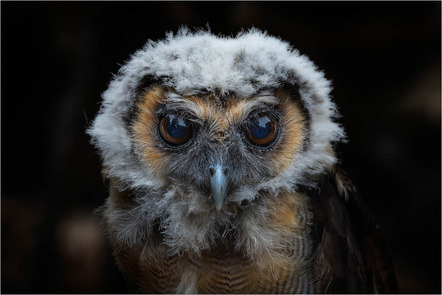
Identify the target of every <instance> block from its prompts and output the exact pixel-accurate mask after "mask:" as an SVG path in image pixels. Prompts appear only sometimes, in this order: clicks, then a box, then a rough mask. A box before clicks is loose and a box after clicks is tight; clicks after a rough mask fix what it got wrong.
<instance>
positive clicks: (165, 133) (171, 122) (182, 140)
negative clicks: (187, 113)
mask: <svg viewBox="0 0 442 295" xmlns="http://www.w3.org/2000/svg"><path fill="white" fill-rule="evenodd" d="M158 131H159V132H158V133H159V135H160V136H159V137H160V138H161V139H162V141H163V142H164V143H166V144H167V145H169V146H172V147H179V146H183V145H185V144H186V143H187V142H188V141H189V140H190V138H191V137H192V133H193V128H192V125H191V124H189V123H188V121H187V120H185V119H183V118H181V117H179V116H176V115H165V116H164V117H163V118H161V120H160V123H159V125H158Z"/></svg>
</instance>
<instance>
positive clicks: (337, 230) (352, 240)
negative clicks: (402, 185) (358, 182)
mask: <svg viewBox="0 0 442 295" xmlns="http://www.w3.org/2000/svg"><path fill="white" fill-rule="evenodd" d="M307 194H308V195H309V196H310V199H311V202H312V206H313V212H314V214H315V219H314V226H313V241H314V247H315V251H316V267H317V272H318V276H319V277H318V279H319V283H320V290H321V292H323V293H347V292H349V293H360V292H363V293H372V292H379V293H384V292H395V291H397V287H396V281H395V276H394V271H393V266H392V263H391V260H390V258H389V255H388V252H387V249H386V246H385V242H384V240H383V239H382V237H381V235H380V233H379V226H378V225H376V223H375V222H374V217H373V215H372V214H371V212H370V211H369V210H368V208H367V207H366V205H365V204H364V203H363V201H362V199H361V198H360V197H359V196H358V194H357V192H356V189H355V188H354V186H353V185H352V184H351V182H350V181H349V180H348V178H347V177H346V176H345V174H344V172H343V171H342V170H340V169H339V168H337V169H336V170H335V171H334V172H333V173H330V174H328V175H326V176H324V177H323V178H322V179H321V181H320V185H319V189H311V190H308V191H307Z"/></svg>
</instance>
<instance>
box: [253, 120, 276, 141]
mask: <svg viewBox="0 0 442 295" xmlns="http://www.w3.org/2000/svg"><path fill="white" fill-rule="evenodd" d="M249 131H250V134H251V135H252V136H253V137H255V138H257V139H264V138H266V137H267V136H269V134H270V132H271V131H272V124H271V121H270V118H269V117H267V116H264V117H259V118H257V119H256V120H255V121H254V122H253V123H252V124H251V126H250V128H249Z"/></svg>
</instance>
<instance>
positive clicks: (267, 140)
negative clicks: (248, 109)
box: [246, 115, 278, 147]
mask: <svg viewBox="0 0 442 295" xmlns="http://www.w3.org/2000/svg"><path fill="white" fill-rule="evenodd" d="M277 135H278V124H277V122H276V120H275V119H274V118H272V117H269V116H266V115H264V116H260V117H257V118H254V119H253V120H252V121H251V123H250V125H249V127H248V128H247V130H246V136H247V139H248V140H249V141H250V143H252V144H254V145H257V146H260V147H269V146H270V145H271V144H272V143H274V142H275V140H276V137H277Z"/></svg>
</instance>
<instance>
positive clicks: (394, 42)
mask: <svg viewBox="0 0 442 295" xmlns="http://www.w3.org/2000/svg"><path fill="white" fill-rule="evenodd" d="M181 24H186V25H188V26H189V27H190V28H194V27H205V26H206V24H209V25H210V27H211V29H212V31H213V32H215V33H223V34H227V35H230V34H236V33H237V32H238V31H239V30H241V29H242V28H244V29H248V28H250V27H251V26H255V27H257V28H260V29H263V30H267V31H268V32H269V33H270V34H272V35H276V36H280V37H281V38H283V39H285V40H287V41H290V43H291V44H292V45H293V46H294V47H296V48H298V49H299V50H300V52H301V53H303V54H306V55H308V56H309V57H310V58H311V59H312V60H313V61H315V63H316V64H317V65H318V66H319V68H321V69H322V70H324V71H325V73H326V76H327V77H328V78H329V79H331V80H332V81H333V85H334V90H333V92H332V94H333V97H334V99H335V101H336V103H337V105H338V106H339V109H340V111H341V113H342V115H343V117H342V118H341V122H342V123H343V124H344V125H345V127H346V130H347V133H348V137H349V142H348V143H347V144H342V145H341V146H340V155H341V158H342V163H343V166H344V168H345V169H346V170H347V171H348V173H349V174H350V176H351V178H352V180H353V181H354V183H355V184H356V185H357V186H358V188H359V190H360V192H361V193H362V195H363V196H364V198H365V199H366V201H367V202H368V204H369V205H370V206H371V208H372V210H373V212H374V214H375V215H376V216H377V218H378V220H379V222H380V224H381V227H382V229H383V231H384V233H385V235H386V238H387V242H388V244H389V246H390V251H391V253H392V256H393V259H394V263H395V267H396V270H397V276H398V283H399V290H400V292H401V293H441V268H440V267H441V244H440V243H441V235H440V234H441V199H440V197H441V145H440V144H441V124H440V113H441V76H440V66H441V2H346V1H344V2H316V1H315V2H276V3H275V2H125V3H122V2H60V3H57V2H1V71H2V72H1V292H2V293H84V292H87V293H122V292H126V291H127V289H126V287H125V284H124V280H123V278H122V276H121V274H120V273H119V271H118V269H117V267H116V266H115V263H114V261H113V259H112V256H111V251H110V249H109V245H108V243H107V241H106V239H105V237H104V236H103V233H102V231H101V229H100V227H99V225H98V217H97V216H96V215H94V214H93V211H94V209H96V208H97V207H99V206H100V205H101V204H103V202H104V200H105V198H106V191H105V188H104V185H103V183H102V180H101V176H100V162H99V157H98V155H97V153H96V152H95V150H94V149H93V147H92V146H91V145H90V144H89V138H88V136H86V135H85V128H86V127H87V126H88V124H89V123H90V122H91V120H92V119H93V118H94V116H95V114H96V112H97V111H98V108H99V101H100V94H101V93H102V92H103V91H104V90H105V89H106V87H107V84H108V82H109V80H110V79H111V77H112V73H116V72H117V70H118V68H119V66H120V65H121V64H122V63H124V61H125V60H127V59H128V58H129V56H130V54H131V53H133V52H134V51H135V50H136V49H139V48H140V47H141V46H142V45H143V44H144V43H145V42H146V41H147V39H154V40H156V39H158V38H163V37H164V33H165V31H176V30H177V29H178V27H179V26H180V25H181Z"/></svg>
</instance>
